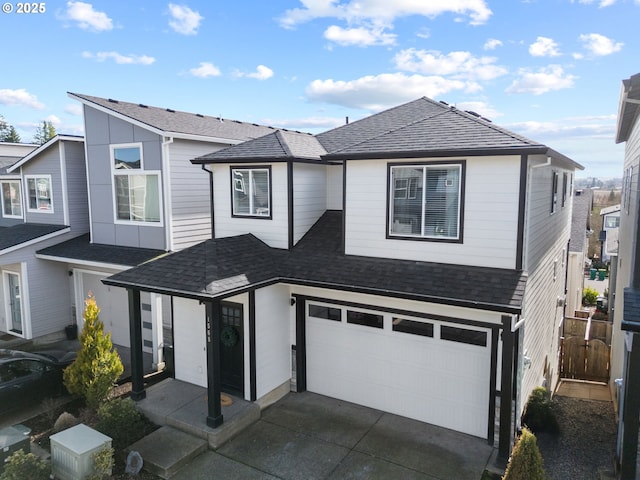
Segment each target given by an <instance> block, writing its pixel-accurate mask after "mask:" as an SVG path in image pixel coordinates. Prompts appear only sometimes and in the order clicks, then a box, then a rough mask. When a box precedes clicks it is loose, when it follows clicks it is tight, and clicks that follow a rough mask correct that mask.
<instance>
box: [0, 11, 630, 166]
mask: <svg viewBox="0 0 640 480" xmlns="http://www.w3.org/2000/svg"><path fill="white" fill-rule="evenodd" d="M21 5H22V6H23V8H22V9H23V10H25V8H24V5H27V6H28V7H31V8H27V9H28V10H36V11H32V12H31V13H18V12H17V10H18V9H19V8H20V6H21ZM35 6H37V7H38V8H33V7H34V4H20V3H18V2H5V3H3V5H2V10H3V12H4V13H0V41H1V43H2V45H3V54H2V67H1V68H0V114H1V115H3V116H4V118H5V120H6V121H7V122H9V123H10V124H12V125H14V126H15V127H16V129H17V130H18V133H19V134H20V135H21V137H22V141H23V142H28V141H31V140H32V138H33V134H34V131H35V127H36V125H37V124H38V123H39V122H41V121H42V120H45V119H46V120H50V121H52V122H53V123H54V125H55V126H56V129H57V131H58V133H67V134H82V133H83V127H82V116H81V111H80V105H79V104H78V102H75V101H73V100H71V99H70V98H69V97H68V96H67V92H75V93H84V94H89V95H96V96H100V97H105V98H114V99H118V100H123V101H130V102H135V103H144V104H147V105H153V106H158V107H167V108H173V109H176V110H184V111H189V112H194V113H202V114H207V115H215V116H219V115H221V116H223V117H225V118H230V119H236V120H243V121H249V122H255V123H261V124H267V125H272V126H276V127H285V128H290V129H295V130H303V131H309V132H312V133H317V132H320V131H323V130H327V129H329V128H332V127H335V126H338V125H341V124H343V123H344V121H345V117H349V118H350V119H351V120H356V119H358V118H362V117H364V116H366V115H369V114H370V113H373V112H375V111H379V110H381V109H384V108H388V107H392V106H394V105H398V104H401V103H404V102H406V101H410V100H413V99H416V98H418V97H421V96H427V97H430V98H433V99H435V100H443V101H445V102H447V103H449V104H454V105H456V106H457V107H458V108H462V109H465V110H472V111H475V112H477V113H479V114H481V115H483V116H485V117H487V118H489V119H491V120H492V121H493V122H495V123H497V124H498V125H501V126H504V127H506V128H509V129H511V130H513V131H515V132H518V133H520V134H523V135H525V136H528V137H529V138H531V139H533V140H536V141H539V142H542V143H545V144H546V145H548V146H550V147H552V148H554V149H556V150H558V151H560V152H561V153H563V154H565V155H567V156H569V157H571V158H572V159H574V160H576V161H577V162H579V163H581V164H582V165H583V166H585V168H586V170H585V171H583V172H581V173H579V175H578V176H583V177H584V176H600V177H614V176H621V175H622V162H623V157H624V145H616V144H615V129H616V114H617V109H618V100H619V95H620V88H621V82H622V80H623V79H625V78H629V77H630V76H631V75H633V74H635V73H638V72H640V62H639V61H638V60H639V58H640V55H639V53H640V35H638V32H637V20H638V19H639V18H640V0H528V1H518V0H508V1H506V0H500V1H497V0H494V1H490V0H394V1H389V0H277V1H271V2H270V1H262V0H260V1H254V0H245V1H241V0H240V1H226V2H220V1H195V0H189V1H187V2H186V3H182V2H179V1H177V2H176V3H169V2H163V1H157V0H156V1H136V0H130V1H127V2H113V1H87V2H81V1H66V2H64V1H47V2H42V3H36V4H35ZM9 10H12V11H11V12H8V11H9ZM7 12H8V13H7Z"/></svg>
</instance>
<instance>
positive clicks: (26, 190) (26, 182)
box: [23, 175, 55, 214]
mask: <svg viewBox="0 0 640 480" xmlns="http://www.w3.org/2000/svg"><path fill="white" fill-rule="evenodd" d="M39 178H46V179H47V180H49V196H50V197H51V210H40V209H37V208H31V205H30V203H29V180H30V179H34V180H36V182H37V180H38V179H39ZM23 190H24V200H25V206H26V210H27V212H29V213H46V214H52V213H55V207H54V205H53V182H52V180H51V175H25V176H24V189H23Z"/></svg>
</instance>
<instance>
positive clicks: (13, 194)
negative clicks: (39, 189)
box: [0, 180, 22, 218]
mask: <svg viewBox="0 0 640 480" xmlns="http://www.w3.org/2000/svg"><path fill="white" fill-rule="evenodd" d="M0 188H1V189H2V216H3V217H5V218H22V187H21V184H20V180H5V181H2V182H0Z"/></svg>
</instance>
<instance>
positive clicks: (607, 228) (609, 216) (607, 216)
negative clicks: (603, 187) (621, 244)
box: [600, 205, 620, 263]
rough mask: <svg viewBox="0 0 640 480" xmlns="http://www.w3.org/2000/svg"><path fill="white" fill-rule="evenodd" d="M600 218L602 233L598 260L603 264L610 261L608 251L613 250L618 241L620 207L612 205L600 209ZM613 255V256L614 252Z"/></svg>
mask: <svg viewBox="0 0 640 480" xmlns="http://www.w3.org/2000/svg"><path fill="white" fill-rule="evenodd" d="M600 216H601V217H602V231H601V232H600V242H602V243H601V247H602V248H601V251H600V258H601V259H602V261H603V262H605V263H608V262H609V261H611V252H609V251H608V249H609V250H611V249H612V248H614V249H615V246H616V245H617V241H618V227H619V226H620V205H612V206H610V207H605V208H603V209H601V210H600ZM612 234H613V235H614V238H613V239H612V238H611V235H612ZM607 244H609V245H607ZM612 245H613V247H612ZM613 253H614V254H615V251H614V252H613Z"/></svg>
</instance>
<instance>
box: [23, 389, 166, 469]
mask: <svg viewBox="0 0 640 480" xmlns="http://www.w3.org/2000/svg"><path fill="white" fill-rule="evenodd" d="M130 392H131V384H130V383H125V384H122V385H119V386H117V387H115V388H114V390H113V392H112V396H113V398H118V397H120V398H126V397H128V396H129V393H130ZM45 407H47V406H46V405H45ZM63 412H67V413H70V414H72V415H73V416H75V417H76V418H79V419H80V420H81V421H82V423H84V424H86V425H89V426H93V423H94V422H95V421H96V416H95V413H92V412H91V411H90V410H88V409H87V408H86V407H85V404H84V401H83V400H81V399H79V398H72V397H69V401H67V402H64V403H63V404H62V405H59V406H54V405H53V404H52V405H51V406H49V407H48V408H46V411H45V412H44V413H42V414H40V415H38V416H36V417H33V418H31V419H29V420H26V421H24V422H22V423H23V425H25V426H27V427H29V428H30V429H31V441H32V443H35V444H36V445H38V446H39V447H40V448H42V449H43V450H46V451H48V452H50V451H51V447H50V442H49V436H50V435H53V434H54V433H55V431H54V429H53V425H54V423H55V421H56V419H57V418H58V417H59V416H60V415H61V414H62V413H63ZM157 428H158V426H157V425H154V424H152V423H151V422H149V421H147V422H145V427H144V429H143V430H141V431H140V432H139V433H140V436H139V438H138V439H136V440H134V441H137V440H139V439H140V438H143V437H144V436H146V435H148V434H149V433H151V432H153V431H154V430H156V429H157ZM114 460H115V464H114V468H113V475H112V476H111V478H112V479H116V480H131V479H138V480H160V477H158V476H156V475H153V474H151V473H148V472H145V471H144V470H143V471H141V472H140V473H139V474H138V475H135V476H134V475H128V474H126V473H125V472H124V471H125V466H126V454H125V452H115V455H114Z"/></svg>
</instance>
